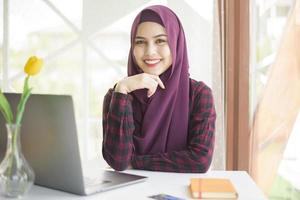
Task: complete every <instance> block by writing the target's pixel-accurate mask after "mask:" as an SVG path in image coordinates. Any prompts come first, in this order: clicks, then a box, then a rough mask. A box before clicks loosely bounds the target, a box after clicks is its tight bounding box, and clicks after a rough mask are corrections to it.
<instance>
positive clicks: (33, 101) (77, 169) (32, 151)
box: [0, 93, 147, 195]
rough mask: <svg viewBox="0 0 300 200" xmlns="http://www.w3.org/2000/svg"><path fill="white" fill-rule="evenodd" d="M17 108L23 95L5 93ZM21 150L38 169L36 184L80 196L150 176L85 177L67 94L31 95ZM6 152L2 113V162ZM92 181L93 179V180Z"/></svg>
mask: <svg viewBox="0 0 300 200" xmlns="http://www.w3.org/2000/svg"><path fill="white" fill-rule="evenodd" d="M5 96H6V97H7V99H8V101H9V102H10V103H11V106H12V109H13V110H16V107H17V104H18V102H19V99H20V94H13V93H6V94H5ZM21 145H22V151H23V154H24V156H25V158H26V160H27V161H28V162H29V164H30V166H31V167H32V168H33V170H34V172H35V176H36V178H35V184H36V185H40V186H45V187H49V188H52V189H57V190H62V191H66V192H70V193H74V194H79V195H89V194H93V193H96V192H103V191H107V190H110V189H114V188H118V187H121V186H125V185H129V184H133V183H138V182H141V181H145V180H146V179H147V177H145V176H139V175H133V174H127V173H121V172H116V171H110V170H104V169H103V170H99V171H98V172H97V174H95V175H94V176H93V177H92V178H88V179H85V178H84V177H83V171H82V165H81V159H80V152H79V143H78V137H77V130H76V123H75V115H74V107H73V100H72V97H71V96H68V95H39V94H32V95H31V96H30V98H29V100H28V102H27V105H26V108H25V112H24V116H23V121H22V126H21ZM5 151H6V127H5V121H4V118H3V116H2V115H1V116H0V161H2V159H3V157H4V154H5ZM91 180H92V181H91Z"/></svg>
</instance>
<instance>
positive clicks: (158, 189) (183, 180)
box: [0, 170, 267, 200]
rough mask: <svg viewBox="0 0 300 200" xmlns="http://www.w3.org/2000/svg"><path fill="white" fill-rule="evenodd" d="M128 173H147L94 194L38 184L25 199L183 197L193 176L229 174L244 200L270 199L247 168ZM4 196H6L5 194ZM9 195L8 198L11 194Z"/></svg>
mask: <svg viewBox="0 0 300 200" xmlns="http://www.w3.org/2000/svg"><path fill="white" fill-rule="evenodd" d="M125 172H126V173H131V174H138V175H143V176H147V177H148V179H147V180H146V181H144V182H141V183H135V184H132V185H128V186H124V187H121V188H117V189H113V190H109V191H106V192H102V193H97V194H93V195H90V196H79V195H74V194H70V193H66V192H62V191H58V190H52V189H48V188H45V187H40V186H36V185H34V186H33V187H32V188H31V190H30V191H29V193H28V194H27V195H26V196H24V197H23V198H22V199H23V200H41V199H43V200H50V199H51V200H74V199H82V200H96V199H97V200H98V199H101V200H104V199H107V200H112V199H139V200H141V199H151V198H149V196H151V195H157V194H162V193H163V194H168V195H172V196H175V197H178V198H182V199H192V198H191V194H190V191H189V188H188V185H189V182H190V178H197V177H206V178H229V179H230V180H231V181H232V183H233V185H234V186H235V188H236V190H237V192H238V194H239V198H238V199H241V200H244V199H245V200H248V199H249V200H253V199H255V200H264V199H267V198H266V197H265V196H264V194H263V193H262V191H261V190H260V189H259V188H258V187H257V186H256V184H255V182H254V181H253V180H252V178H251V177H250V176H249V175H248V174H247V172H245V171H209V172H207V173H205V174H199V173H197V174H196V173H166V172H152V171H143V170H126V171H125ZM0 199H6V198H4V197H1V198H0ZM7 199H8V198H7Z"/></svg>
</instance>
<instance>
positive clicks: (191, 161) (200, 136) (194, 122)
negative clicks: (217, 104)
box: [131, 85, 216, 173]
mask: <svg viewBox="0 0 300 200" xmlns="http://www.w3.org/2000/svg"><path fill="white" fill-rule="evenodd" d="M193 98H194V99H193V101H194V107H193V111H192V112H191V115H190V121H189V138H188V146H187V149H186V150H182V151H173V152H168V153H160V154H153V155H133V156H132V163H131V164H132V167H133V168H136V169H145V170H153V171H168V172H190V173H204V172H206V171H207V170H208V169H209V166H210V163H211V160H212V155H213V150H214V140H215V136H214V132H215V120H216V113H215V108H214V103H213V96H212V92H211V90H210V88H209V87H207V86H205V85H204V86H203V87H197V88H196V91H195V95H194V97H193Z"/></svg>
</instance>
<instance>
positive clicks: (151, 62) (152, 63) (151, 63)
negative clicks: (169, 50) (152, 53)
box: [144, 59, 160, 67]
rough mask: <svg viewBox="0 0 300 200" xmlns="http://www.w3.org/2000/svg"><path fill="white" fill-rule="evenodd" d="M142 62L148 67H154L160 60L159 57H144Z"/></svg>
mask: <svg viewBox="0 0 300 200" xmlns="http://www.w3.org/2000/svg"><path fill="white" fill-rule="evenodd" d="M144 62H145V63H146V65H147V66H148V67H155V66H156V65H157V64H158V63H159V62H160V59H146V60H144Z"/></svg>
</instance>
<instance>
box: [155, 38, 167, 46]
mask: <svg viewBox="0 0 300 200" xmlns="http://www.w3.org/2000/svg"><path fill="white" fill-rule="evenodd" d="M166 42H167V40H165V39H161V38H160V39H157V40H156V44H159V45H161V44H165V43H166Z"/></svg>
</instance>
